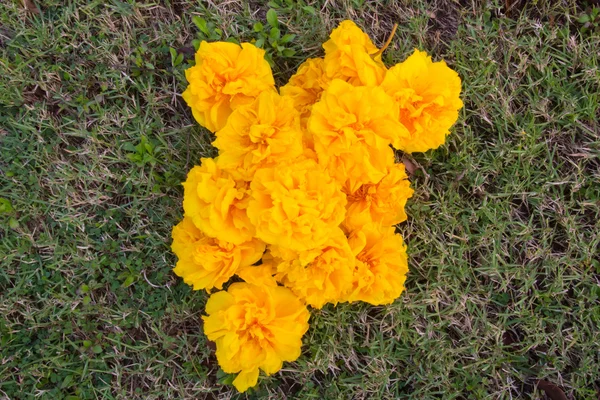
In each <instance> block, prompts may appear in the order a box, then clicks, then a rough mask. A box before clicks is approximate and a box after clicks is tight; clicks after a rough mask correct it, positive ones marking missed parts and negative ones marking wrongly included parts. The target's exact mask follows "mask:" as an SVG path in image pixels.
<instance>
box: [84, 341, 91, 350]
mask: <svg viewBox="0 0 600 400" xmlns="http://www.w3.org/2000/svg"><path fill="white" fill-rule="evenodd" d="M83 347H85V348H86V349H89V348H90V347H92V341H91V340H84V341H83Z"/></svg>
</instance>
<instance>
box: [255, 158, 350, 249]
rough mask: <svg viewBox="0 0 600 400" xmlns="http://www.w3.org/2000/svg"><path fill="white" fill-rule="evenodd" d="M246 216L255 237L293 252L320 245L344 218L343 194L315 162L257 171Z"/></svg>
mask: <svg viewBox="0 0 600 400" xmlns="http://www.w3.org/2000/svg"><path fill="white" fill-rule="evenodd" d="M250 188H251V190H252V199H251V200H250V203H249V204H248V217H249V218H250V221H251V222H252V224H254V226H255V228H256V236H257V237H258V238H260V239H262V240H263V241H265V242H266V243H269V244H274V245H278V246H281V247H283V248H286V249H290V250H294V251H305V250H309V249H314V248H317V247H319V246H321V245H322V244H323V243H325V241H327V239H329V237H330V235H331V234H332V233H333V232H334V231H335V230H336V229H337V227H338V225H339V224H340V223H341V222H342V221H343V220H344V217H345V214H346V210H345V206H346V196H345V195H344V194H343V193H342V191H341V189H340V185H339V184H338V183H337V182H336V181H334V180H333V179H332V178H331V177H330V176H329V175H328V174H327V173H326V172H325V171H324V170H323V169H322V168H321V167H320V166H319V165H318V164H317V163H316V162H315V161H313V160H311V159H301V160H296V161H294V162H291V163H287V164H281V165H278V166H277V167H272V168H263V169H259V170H258V171H256V174H255V175H254V179H253V180H252V183H251V185H250Z"/></svg>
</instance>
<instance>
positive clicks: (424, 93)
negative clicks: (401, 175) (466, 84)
mask: <svg viewBox="0 0 600 400" xmlns="http://www.w3.org/2000/svg"><path fill="white" fill-rule="evenodd" d="M460 85H461V82H460V77H459V76H458V74H457V73H456V72H455V71H453V70H452V69H450V68H449V67H448V66H447V65H446V63H445V62H444V61H439V62H432V61H431V57H430V56H428V55H427V53H425V52H424V51H419V50H415V52H414V53H413V54H412V55H411V56H410V57H408V58H407V59H406V61H404V62H402V63H400V64H397V65H395V66H394V67H392V68H390V70H389V71H388V72H387V74H386V76H385V79H384V81H383V83H382V84H381V87H382V88H383V89H384V90H385V91H386V92H387V93H388V94H389V95H391V96H392V97H393V98H394V100H395V101H396V104H397V107H398V110H399V117H400V122H402V124H403V125H404V126H405V127H406V128H407V129H408V131H409V133H410V135H408V136H405V137H398V138H397V140H396V141H394V143H393V144H394V147H396V148H397V149H400V150H403V151H405V152H407V153H413V152H424V151H427V150H430V149H436V148H438V147H439V146H440V145H442V144H444V142H445V140H446V136H447V135H448V134H449V133H450V132H449V129H450V127H451V126H452V125H453V124H454V123H455V122H456V120H457V119H458V110H460V109H461V108H462V106H463V103H462V101H461V100H460Z"/></svg>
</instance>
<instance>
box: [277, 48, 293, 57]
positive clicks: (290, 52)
mask: <svg viewBox="0 0 600 400" xmlns="http://www.w3.org/2000/svg"><path fill="white" fill-rule="evenodd" d="M281 54H283V56H284V57H292V56H293V55H294V54H296V51H295V50H292V49H285V50H283V51H282V52H281Z"/></svg>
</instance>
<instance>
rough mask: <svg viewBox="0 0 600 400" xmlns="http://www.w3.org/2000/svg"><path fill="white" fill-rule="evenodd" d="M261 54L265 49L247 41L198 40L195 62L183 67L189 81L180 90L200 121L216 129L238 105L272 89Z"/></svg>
mask: <svg viewBox="0 0 600 400" xmlns="http://www.w3.org/2000/svg"><path fill="white" fill-rule="evenodd" d="M264 56H265V51H264V50H262V49H259V48H257V47H256V46H254V45H253V44H250V43H242V44H241V45H238V44H235V43H229V42H215V43H207V42H204V41H203V42H202V43H201V44H200V48H199V49H198V52H197V53H196V65H195V66H193V67H191V68H188V69H187V70H186V71H185V77H186V78H187V81H188V83H189V85H188V87H187V89H186V90H185V92H183V94H182V97H183V99H184V100H185V102H186V103H187V104H188V106H190V107H191V108H192V113H193V114H194V118H196V120H197V121H198V123H200V125H202V126H204V127H206V128H207V129H208V130H210V131H211V132H216V131H218V130H219V129H221V128H222V127H223V126H225V123H226V122H227V118H228V117H229V115H230V114H231V112H232V111H233V110H235V109H236V108H237V107H239V106H240V105H243V104H248V103H250V102H251V101H252V100H254V99H255V98H256V97H257V96H258V95H259V94H260V93H261V92H263V91H265V90H274V89H275V81H274V80H273V74H272V72H271V67H270V66H269V63H268V62H267V61H266V60H265V57H264Z"/></svg>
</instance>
